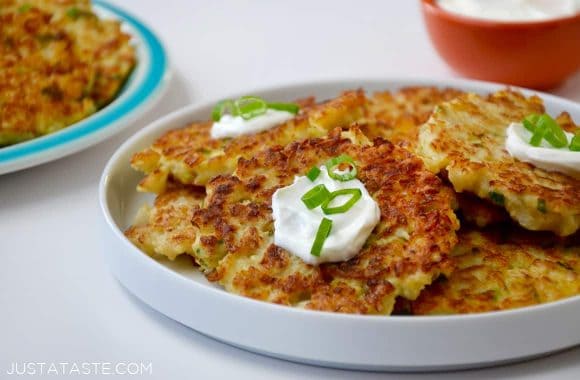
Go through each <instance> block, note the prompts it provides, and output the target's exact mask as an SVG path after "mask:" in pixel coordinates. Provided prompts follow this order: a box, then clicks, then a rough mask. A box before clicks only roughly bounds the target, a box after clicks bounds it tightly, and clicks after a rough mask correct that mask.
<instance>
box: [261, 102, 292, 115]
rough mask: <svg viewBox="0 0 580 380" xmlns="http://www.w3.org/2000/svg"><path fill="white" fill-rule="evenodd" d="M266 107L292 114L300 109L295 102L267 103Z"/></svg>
mask: <svg viewBox="0 0 580 380" xmlns="http://www.w3.org/2000/svg"><path fill="white" fill-rule="evenodd" d="M268 108H270V109H273V110H276V111H286V112H290V113H292V114H294V115H296V114H297V113H298V111H300V106H299V105H298V104H295V103H268Z"/></svg>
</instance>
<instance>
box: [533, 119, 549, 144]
mask: <svg viewBox="0 0 580 380" xmlns="http://www.w3.org/2000/svg"><path fill="white" fill-rule="evenodd" d="M547 133H548V126H547V125H546V124H542V125H538V126H536V130H535V131H534V134H533V135H532V137H531V138H530V145H531V146H540V144H541V142H542V139H543V138H544V137H545V136H546V134H547Z"/></svg>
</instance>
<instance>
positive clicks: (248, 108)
mask: <svg viewBox="0 0 580 380" xmlns="http://www.w3.org/2000/svg"><path fill="white" fill-rule="evenodd" d="M234 103H235V105H236V109H237V111H238V114H239V115H240V116H241V117H242V118H243V119H244V120H250V119H253V118H255V117H256V116H260V115H263V114H265V113H266V111H267V110H268V105H267V104H266V102H265V101H264V99H262V98H258V97H257V96H242V97H241V98H239V99H238V100H236V101H235V102H234Z"/></svg>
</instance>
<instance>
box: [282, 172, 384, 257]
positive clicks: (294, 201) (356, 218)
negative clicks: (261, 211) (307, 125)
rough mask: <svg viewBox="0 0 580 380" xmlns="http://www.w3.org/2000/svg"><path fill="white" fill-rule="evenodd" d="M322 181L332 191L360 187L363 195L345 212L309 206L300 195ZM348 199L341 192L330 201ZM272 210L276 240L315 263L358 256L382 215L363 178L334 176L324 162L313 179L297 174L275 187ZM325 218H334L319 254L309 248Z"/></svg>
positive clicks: (333, 203) (285, 247)
mask: <svg viewBox="0 0 580 380" xmlns="http://www.w3.org/2000/svg"><path fill="white" fill-rule="evenodd" d="M321 184H323V185H325V186H326V188H327V189H328V191H330V192H333V191H336V190H340V189H352V188H357V189H360V190H361V192H362V197H361V198H360V199H359V200H358V202H356V203H355V204H354V205H353V206H352V207H351V209H350V210H348V211H347V212H345V213H342V214H331V215H325V214H324V213H323V212H322V209H321V208H320V207H316V208H314V209H312V210H309V209H308V208H307V207H306V206H305V205H304V203H303V202H302V200H301V199H300V198H301V197H302V195H304V194H305V193H306V192H307V191H309V190H310V189H312V188H313V187H314V186H317V185H321ZM347 199H348V197H347V196H345V197H343V196H339V197H337V198H336V199H334V201H333V202H332V204H331V205H340V204H343V203H344V202H345V201H346V200H347ZM272 214H273V217H274V243H275V244H276V245H277V246H279V247H281V248H284V249H286V250H287V251H289V252H291V253H293V254H294V255H296V256H298V257H300V258H301V259H302V260H304V261H305V262H306V263H308V264H312V265H317V264H320V263H325V262H339V261H346V260H349V259H351V258H352V257H354V256H356V254H358V253H359V252H360V250H361V248H362V247H363V245H364V243H365V242H366V240H367V238H368V237H369V235H370V234H371V232H372V231H373V229H374V228H375V226H376V225H377V223H378V222H379V220H380V218H381V211H380V209H379V206H378V205H377V203H376V202H375V201H374V199H373V198H372V197H371V196H370V195H369V193H368V191H367V190H366V188H365V186H364V184H363V183H362V182H361V181H359V180H358V179H356V178H355V179H352V180H350V181H346V182H340V181H337V180H334V179H332V178H330V176H329V175H328V172H327V171H326V167H324V166H321V167H320V174H319V175H318V178H316V180H315V181H314V182H312V181H311V180H310V179H308V178H307V177H296V178H295V179H294V183H293V184H292V185H290V186H286V187H283V188H280V189H278V190H276V192H275V193H274V195H273V196H272ZM322 218H328V219H331V220H332V229H331V231H330V234H329V235H328V237H327V238H326V240H325V242H324V245H323V247H322V252H321V253H320V256H318V257H317V256H313V255H312V254H311V253H310V250H311V248H312V243H313V242H314V239H315V237H316V232H317V231H318V226H319V225H320V222H321V220H322Z"/></svg>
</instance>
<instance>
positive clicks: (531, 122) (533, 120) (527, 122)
mask: <svg viewBox="0 0 580 380" xmlns="http://www.w3.org/2000/svg"><path fill="white" fill-rule="evenodd" d="M539 118H540V115H538V114H537V113H533V114H531V115H528V116H526V117H525V118H524V120H522V124H523V125H524V127H525V128H526V129H527V130H528V131H530V132H532V133H534V132H535V131H536V124H538V119H539Z"/></svg>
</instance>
